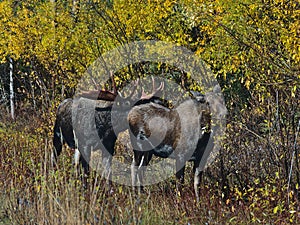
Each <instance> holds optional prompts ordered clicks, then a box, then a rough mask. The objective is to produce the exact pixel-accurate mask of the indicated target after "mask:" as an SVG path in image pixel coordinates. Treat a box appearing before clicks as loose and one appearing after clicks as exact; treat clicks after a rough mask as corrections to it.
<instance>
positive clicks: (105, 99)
mask: <svg viewBox="0 0 300 225" xmlns="http://www.w3.org/2000/svg"><path fill="white" fill-rule="evenodd" d="M137 86H138V82H136V83H135V85H134V87H133V90H132V92H131V94H130V95H129V96H128V97H123V96H122V95H121V94H120V93H119V94H116V91H114V92H108V91H100V92H99V91H89V92H83V94H82V96H81V95H79V96H78V98H75V99H66V100H64V101H63V102H62V103H61V104H60V106H59V107H58V110H57V115H56V122H55V126H54V137H53V143H54V149H53V153H52V161H53V164H54V165H55V164H56V162H57V157H58V156H59V154H60V153H61V150H62V144H63V143H64V142H66V143H67V145H68V146H69V147H70V148H72V149H76V148H78V151H79V152H80V159H79V161H80V163H81V165H82V167H83V170H84V183H85V184H86V177H88V176H89V172H90V168H89V162H90V157H91V152H92V151H93V150H97V149H101V150H102V166H103V173H102V176H104V177H106V178H110V176H111V161H112V156H113V154H114V146H115V143H116V140H117V135H118V134H119V133H120V132H122V131H124V130H126V129H127V128H128V126H127V114H128V112H129V111H130V109H131V108H132V106H134V105H139V104H146V103H149V102H151V101H153V102H158V101H159V97H157V96H159V95H160V93H161V91H162V90H163V88H164V83H163V82H162V83H161V84H160V86H159V87H158V88H155V83H154V79H152V93H151V94H148V95H147V94H145V92H144V90H143V89H142V90H141V91H137ZM114 90H115V88H114ZM95 98H96V100H94V99H95ZM114 100H115V101H114ZM112 116H116V118H117V121H116V120H115V119H114V118H115V117H114V118H112ZM113 120H114V121H113Z"/></svg>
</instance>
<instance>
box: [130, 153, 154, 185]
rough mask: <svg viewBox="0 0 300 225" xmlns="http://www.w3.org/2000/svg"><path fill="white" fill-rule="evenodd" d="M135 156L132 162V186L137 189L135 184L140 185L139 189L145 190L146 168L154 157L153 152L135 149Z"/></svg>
mask: <svg viewBox="0 0 300 225" xmlns="http://www.w3.org/2000/svg"><path fill="white" fill-rule="evenodd" d="M133 153H134V156H133V161H132V164H131V178H132V187H133V190H135V186H138V190H139V191H141V190H143V180H144V174H145V170H146V166H147V165H148V164H149V162H150V160H151V158H152V152H141V151H138V150H133Z"/></svg>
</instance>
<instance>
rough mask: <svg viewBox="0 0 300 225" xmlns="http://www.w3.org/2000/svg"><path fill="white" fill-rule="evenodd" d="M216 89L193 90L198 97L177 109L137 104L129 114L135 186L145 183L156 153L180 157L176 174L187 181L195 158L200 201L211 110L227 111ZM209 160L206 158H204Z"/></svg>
mask: <svg viewBox="0 0 300 225" xmlns="http://www.w3.org/2000/svg"><path fill="white" fill-rule="evenodd" d="M217 92H218V87H215V88H214V91H213V92H210V93H207V94H206V95H202V94H201V93H199V92H191V93H192V95H193V97H194V99H188V100H185V101H183V102H182V103H181V104H180V105H178V106H177V107H176V108H174V109H169V108H167V107H164V106H162V105H158V104H155V103H149V104H144V105H139V106H135V107H133V108H132V110H131V111H130V112H129V114H128V117H127V119H128V123H129V129H130V131H129V133H130V139H131V143H132V146H133V153H134V154H133V161H132V165H131V176H132V186H133V188H134V187H135V186H140V188H141V187H142V186H143V176H144V173H145V167H146V166H147V165H148V164H149V162H150V160H151V158H152V156H153V155H155V156H158V157H162V158H167V157H170V158H175V159H176V171H177V172H176V178H177V179H179V181H180V182H181V183H183V182H184V170H185V162H186V161H188V160H189V161H193V162H194V166H193V172H194V189H195V195H196V199H197V202H199V194H198V186H199V184H200V180H201V176H202V170H203V168H201V167H200V162H201V160H202V157H203V154H204V152H205V148H206V147H207V144H208V141H209V139H210V136H211V119H212V118H211V114H212V113H213V114H215V115H216V114H218V115H225V113H226V108H225V106H224V104H223V103H224V102H223V99H222V98H221V96H219V95H218V94H217ZM203 160H206V159H203Z"/></svg>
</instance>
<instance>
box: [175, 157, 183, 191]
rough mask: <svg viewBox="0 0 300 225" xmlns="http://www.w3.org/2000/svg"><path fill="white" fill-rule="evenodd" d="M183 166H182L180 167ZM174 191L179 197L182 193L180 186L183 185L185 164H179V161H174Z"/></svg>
mask: <svg viewBox="0 0 300 225" xmlns="http://www.w3.org/2000/svg"><path fill="white" fill-rule="evenodd" d="M182 165H183V166H182ZM176 171H177V172H176V178H177V182H176V191H177V194H179V195H181V192H182V185H183V184H184V171H185V163H183V162H181V161H180V160H178V159H177V160H176Z"/></svg>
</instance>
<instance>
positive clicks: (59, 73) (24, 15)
mask: <svg viewBox="0 0 300 225" xmlns="http://www.w3.org/2000/svg"><path fill="white" fill-rule="evenodd" d="M299 28H300V4H299V2H298V1H296V0H243V1H240V0H238V1H227V0H206V1H204V0H198V1H194V0H181V1H171V0H162V1H145V0H140V1H131V0H127V1H123V0H115V1H110V0H106V1H105V0H88V1H80V0H72V1H71V0H50V1H47V0H35V1H31V0H28V1H12V0H2V1H0V30H1V33H0V103H1V105H0V112H1V114H0V148H1V151H0V159H1V163H0V171H1V173H0V193H1V195H0V224H10V223H13V224H57V223H60V224H98V223H99V224H103V223H104V222H105V223H106V224H114V223H120V224H153V223H158V224H162V223H164V224H166V223H167V224H177V223H179V224H188V223H190V224H205V223H206V224H220V223H222V224H225V223H229V222H230V223H233V224H241V223H243V224H256V223H262V224H283V223H294V224H299V222H300V209H299V206H300V204H299V198H300V192H299V191H300V189H299V184H300V152H299V143H300V140H299V127H300V109H299V107H300V94H299V88H300V72H299V71H300V29H299ZM140 40H160V41H166V42H171V43H174V44H175V43H176V44H178V45H179V46H184V47H186V48H188V49H189V50H191V51H193V52H194V53H195V54H196V55H197V56H199V57H201V59H203V60H204V61H205V62H206V63H207V64H208V65H209V66H210V67H211V69H212V71H213V72H214V74H215V78H216V79H217V80H218V82H219V84H220V86H221V88H222V91H223V93H224V96H225V100H226V107H227V109H228V115H227V125H226V137H225V138H224V142H223V144H222V147H221V150H220V152H219V154H218V156H217V158H216V160H215V161H214V162H213V163H212V165H210V167H208V168H207V170H206V171H205V173H204V179H203V182H202V184H201V202H200V203H199V204H196V203H195V202H194V195H193V185H192V182H191V180H189V179H187V181H186V184H185V192H184V193H183V195H182V196H178V195H176V193H175V191H174V187H173V183H172V181H174V179H175V178H172V179H170V180H167V181H165V182H163V183H160V184H158V185H154V186H150V187H148V188H147V190H146V192H145V193H144V194H143V195H142V196H141V197H140V198H141V199H140V202H136V200H135V199H134V198H133V197H132V192H131V188H130V187H124V186H122V185H118V184H113V185H114V188H115V190H116V191H115V193H114V194H113V195H107V194H106V191H105V188H106V187H105V185H104V184H101V183H100V184H99V183H97V185H95V187H94V188H93V189H92V190H90V194H89V197H88V198H87V197H86V195H84V194H82V190H81V187H80V185H77V183H76V182H77V181H78V180H76V179H75V177H74V173H73V172H74V171H73V168H72V166H71V154H72V153H71V152H69V151H64V156H63V157H62V158H64V159H63V160H60V163H61V168H63V169H62V170H58V171H53V170H51V169H50V163H49V154H50V152H51V149H52V143H51V138H52V128H53V124H54V119H55V112H56V108H57V106H58V104H59V103H60V102H61V101H62V100H63V99H65V98H68V97H72V96H73V95H74V92H75V90H76V85H77V83H78V81H79V80H80V78H81V76H82V74H83V73H84V72H85V71H86V69H87V68H88V67H89V66H90V65H91V64H92V63H93V62H94V61H95V60H96V59H98V58H99V57H101V56H102V55H103V54H104V53H105V52H108V51H110V50H111V49H114V48H115V47H118V46H120V45H124V44H126V43H130V42H134V41H140ZM147 74H154V75H162V74H163V75H164V76H166V77H168V78H169V79H172V80H174V81H175V82H177V83H182V81H183V80H188V79H190V77H189V76H188V75H187V74H185V73H184V72H182V71H180V70H176V69H174V68H171V67H170V66H168V65H159V64H151V63H149V64H142V65H139V66H132V67H129V68H127V69H125V70H123V71H119V73H117V75H116V83H117V85H118V86H122V85H123V84H124V82H127V81H128V80H130V79H134V78H136V77H138V76H145V75H147ZM187 88H188V87H187ZM12 93H13V95H11V94H12ZM118 148H119V149H121V150H120V151H119V152H120V153H117V154H120V157H121V156H122V154H125V153H126V152H124V151H123V152H122V148H123V147H122V146H118ZM123 160H126V156H123ZM129 160H130V157H129ZM187 177H192V176H188V175H187ZM95 184H96V183H95ZM161 193H162V194H161Z"/></svg>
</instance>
